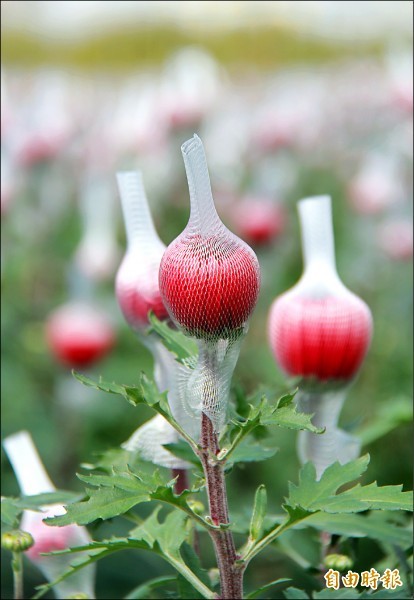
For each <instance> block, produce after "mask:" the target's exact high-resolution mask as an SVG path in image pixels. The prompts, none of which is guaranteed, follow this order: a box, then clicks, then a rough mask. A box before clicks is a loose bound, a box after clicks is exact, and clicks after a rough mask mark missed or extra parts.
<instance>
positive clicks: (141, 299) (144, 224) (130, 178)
mask: <svg viewBox="0 0 414 600" xmlns="http://www.w3.org/2000/svg"><path fill="white" fill-rule="evenodd" d="M117 178H118V186H119V190H120V195H121V202H122V209H123V213H124V220H125V227H126V232H127V243H128V249H127V252H126V254H125V257H124V259H123V261H122V263H121V266H120V267H119V270H118V273H117V276H116V283H115V288H116V297H117V300H118V304H119V306H120V308H121V310H122V313H123V315H124V317H125V319H126V321H127V322H128V323H129V324H130V325H131V327H133V328H134V329H135V330H137V331H139V330H142V329H143V328H145V327H146V326H147V325H148V313H149V311H150V310H152V311H153V312H154V313H155V315H156V316H157V317H158V318H159V319H161V320H163V319H165V318H167V317H168V313H167V310H166V308H165V306H164V304H163V301H162V299H161V295H160V290H159V285H158V269H159V264H160V261H161V257H162V255H163V253H164V250H165V245H164V244H163V243H162V242H161V240H160V239H159V237H158V235H157V232H156V231H155V227H154V223H153V221H152V218H151V213H150V211H149V207H148V201H147V198H146V195H145V190H144V187H143V184H142V178H141V174H140V173H139V172H133V171H131V172H125V173H118V176H117Z"/></svg>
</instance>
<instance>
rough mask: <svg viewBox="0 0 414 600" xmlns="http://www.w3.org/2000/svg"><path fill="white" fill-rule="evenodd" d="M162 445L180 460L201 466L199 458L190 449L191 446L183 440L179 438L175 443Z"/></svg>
mask: <svg viewBox="0 0 414 600" xmlns="http://www.w3.org/2000/svg"><path fill="white" fill-rule="evenodd" d="M163 447H164V448H166V450H168V452H171V454H173V455H174V456H177V457H178V458H181V459H182V460H185V461H187V462H189V463H192V464H193V465H196V466H198V467H200V468H201V462H200V459H199V458H198V456H196V455H195V454H194V452H193V451H192V449H191V446H189V445H188V444H187V443H186V442H184V441H183V440H180V441H179V442H176V443H175V444H163Z"/></svg>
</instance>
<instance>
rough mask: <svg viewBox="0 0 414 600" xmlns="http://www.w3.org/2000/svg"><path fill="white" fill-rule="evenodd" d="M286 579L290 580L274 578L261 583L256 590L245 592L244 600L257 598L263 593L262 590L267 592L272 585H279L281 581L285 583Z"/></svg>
mask: <svg viewBox="0 0 414 600" xmlns="http://www.w3.org/2000/svg"><path fill="white" fill-rule="evenodd" d="M288 581H291V579H275V581H271V582H270V583H266V585H262V586H261V587H259V588H257V590H253V592H250V593H249V594H247V596H246V600H252V598H257V597H258V596H260V595H261V594H263V592H267V591H268V590H270V589H271V588H272V587H275V586H277V585H281V584H282V583H287V582H288Z"/></svg>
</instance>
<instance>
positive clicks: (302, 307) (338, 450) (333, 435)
mask: <svg viewBox="0 0 414 600" xmlns="http://www.w3.org/2000/svg"><path fill="white" fill-rule="evenodd" d="M298 210H299V220H300V225H301V236H302V251H303V261H304V270H303V274H302V276H301V278H300V280H299V281H298V283H297V284H296V285H295V286H293V287H292V288H291V289H290V290H288V291H287V292H285V293H284V294H282V295H281V296H279V297H278V298H276V300H275V301H274V303H273V305H272V307H271V309H270V314H269V327H268V333H269V342H270V346H271V349H272V351H273V354H274V356H275V359H276V362H277V364H278V365H279V366H280V368H281V369H282V370H283V371H284V372H285V373H287V374H288V375H290V376H296V377H300V378H301V382H300V384H299V387H300V390H301V391H300V393H299V396H298V398H299V407H300V409H301V410H302V411H303V412H307V413H314V414H315V416H314V418H313V422H314V423H315V424H316V425H318V426H321V427H326V431H325V433H324V434H322V435H315V434H312V433H309V432H300V434H299V436H298V453H299V458H300V460H301V461H302V462H306V461H308V460H311V461H312V462H313V463H314V464H315V466H316V470H317V473H318V476H320V475H321V474H322V473H323V471H324V470H325V468H326V467H327V466H329V465H330V464H331V463H332V462H334V461H336V460H338V461H339V462H341V463H343V462H348V461H349V460H352V459H353V458H356V457H357V456H358V454H359V450H360V444H359V441H358V440H357V439H356V438H355V437H353V436H352V435H350V434H347V433H346V432H344V431H342V430H341V429H339V428H338V426H337V422H338V418H339V414H340V412H341V408H342V405H343V402H344V400H345V393H346V391H345V390H346V387H347V386H348V385H349V383H350V382H351V381H352V380H353V378H354V377H355V375H356V374H357V372H358V370H359V369H360V367H361V364H362V362H363V360H364V357H365V355H366V352H367V350H368V347H369V344H370V340H371V334H372V317H371V312H370V310H369V308H368V306H367V305H366V304H365V302H363V301H362V300H361V299H360V298H358V296H356V295H355V294H353V293H352V292H350V291H349V290H348V289H347V288H346V287H345V285H344V284H343V283H342V281H341V280H340V278H339V276H338V273H337V271H336V266H335V250H334V235H333V227H332V209H331V199H330V197H329V196H317V197H314V198H307V199H305V200H302V201H301V202H299V204H298Z"/></svg>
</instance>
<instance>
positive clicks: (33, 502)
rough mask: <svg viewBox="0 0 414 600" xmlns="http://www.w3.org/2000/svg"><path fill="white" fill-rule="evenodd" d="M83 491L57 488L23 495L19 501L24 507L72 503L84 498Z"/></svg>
mask: <svg viewBox="0 0 414 600" xmlns="http://www.w3.org/2000/svg"><path fill="white" fill-rule="evenodd" d="M84 495H85V494H83V493H82V492H68V491H66V490H56V491H55V492H48V493H44V494H36V495H34V496H22V497H21V498H20V499H19V500H18V501H17V502H18V505H19V506H21V507H22V508H27V509H34V508H40V507H42V506H49V505H51V504H71V503H72V502H77V501H78V500H80V499H81V498H83V496H84Z"/></svg>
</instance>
